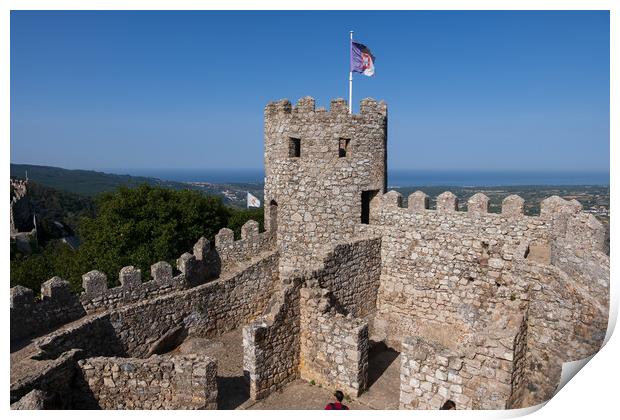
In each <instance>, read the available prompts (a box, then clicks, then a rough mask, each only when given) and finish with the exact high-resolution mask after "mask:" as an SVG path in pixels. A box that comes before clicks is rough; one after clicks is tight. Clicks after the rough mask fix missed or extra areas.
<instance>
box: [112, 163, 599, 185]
mask: <svg viewBox="0 0 620 420" xmlns="http://www.w3.org/2000/svg"><path fill="white" fill-rule="evenodd" d="M100 170H101V171H103V172H107V173H113V174H118V175H131V176H143V177H152V178H158V179H161V180H163V181H175V182H207V183H213V184H227V183H230V184H238V183H248V184H262V183H263V182H264V177H265V175H264V170H263V169H262V168H260V169H155V168H153V169H148V168H134V169H127V168H122V169H118V168H108V169H100ZM563 185H593V186H594V185H597V186H609V172H605V171H599V172H596V171H591V172H586V171H583V172H578V171H572V172H570V171H514V170H512V171H511V170H506V171H473V170H445V171H442V170H432V171H425V170H408V169H392V170H390V169H388V187H390V188H402V187H411V186H429V187H431V186H432V187H438V186H458V187H501V186H563Z"/></svg>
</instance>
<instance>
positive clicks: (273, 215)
mask: <svg viewBox="0 0 620 420" xmlns="http://www.w3.org/2000/svg"><path fill="white" fill-rule="evenodd" d="M269 230H270V231H271V232H274V233H275V232H277V231H278V203H276V200H271V201H270V202H269Z"/></svg>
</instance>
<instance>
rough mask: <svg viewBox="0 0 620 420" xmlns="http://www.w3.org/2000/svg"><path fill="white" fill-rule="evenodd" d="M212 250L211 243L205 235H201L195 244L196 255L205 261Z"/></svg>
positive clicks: (198, 258)
mask: <svg viewBox="0 0 620 420" xmlns="http://www.w3.org/2000/svg"><path fill="white" fill-rule="evenodd" d="M210 251H211V244H210V243H209V241H208V240H207V238H205V237H204V236H201V237H200V239H198V241H197V242H196V244H194V256H195V257H196V259H197V260H199V261H204V260H206V259H207V256H208V255H209V252H210Z"/></svg>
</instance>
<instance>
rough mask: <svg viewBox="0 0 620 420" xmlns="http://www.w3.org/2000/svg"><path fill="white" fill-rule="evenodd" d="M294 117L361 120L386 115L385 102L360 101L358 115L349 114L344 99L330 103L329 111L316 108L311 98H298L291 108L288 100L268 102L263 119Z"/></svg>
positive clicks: (371, 99) (365, 99) (333, 100)
mask: <svg viewBox="0 0 620 420" xmlns="http://www.w3.org/2000/svg"><path fill="white" fill-rule="evenodd" d="M287 115H295V116H298V117H305V118H323V119H328V118H355V119H363V118H368V117H373V116H374V115H383V116H385V115H387V105H386V104H385V102H383V101H380V102H377V101H376V100H374V99H373V98H364V99H362V100H361V101H360V112H359V114H349V105H348V103H347V101H346V99H343V98H336V99H332V100H331V101H330V106H329V110H325V108H317V107H316V101H315V99H314V98H313V97H311V96H304V97H303V98H300V99H299V100H298V101H297V103H296V104H295V105H294V106H293V105H292V104H291V102H290V101H289V100H288V99H280V100H279V101H274V102H270V103H268V104H267V106H265V119H268V118H273V117H275V116H287Z"/></svg>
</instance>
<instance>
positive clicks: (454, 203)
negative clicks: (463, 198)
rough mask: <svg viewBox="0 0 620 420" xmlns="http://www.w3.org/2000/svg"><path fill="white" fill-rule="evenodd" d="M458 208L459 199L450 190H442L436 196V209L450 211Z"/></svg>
mask: <svg viewBox="0 0 620 420" xmlns="http://www.w3.org/2000/svg"><path fill="white" fill-rule="evenodd" d="M458 209H459V200H458V198H457V197H456V195H454V194H453V193H452V192H450V191H446V192H443V193H441V194H439V195H438V196H437V211H441V212H451V211H457V210H458Z"/></svg>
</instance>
